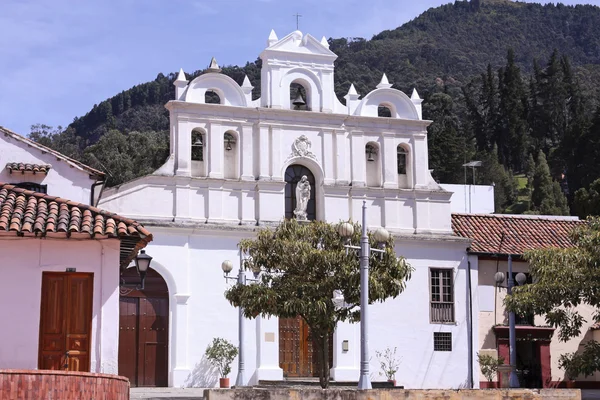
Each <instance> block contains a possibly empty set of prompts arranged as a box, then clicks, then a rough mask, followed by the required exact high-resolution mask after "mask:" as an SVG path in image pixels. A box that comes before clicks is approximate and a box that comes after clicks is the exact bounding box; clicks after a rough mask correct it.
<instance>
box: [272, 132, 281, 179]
mask: <svg viewBox="0 0 600 400" xmlns="http://www.w3.org/2000/svg"><path fill="white" fill-rule="evenodd" d="M281 135H282V132H281V128H280V127H272V128H271V134H270V137H271V146H270V154H271V178H272V179H273V180H277V181H282V180H283V177H282V176H281V168H282V165H281V152H282V148H281Z"/></svg>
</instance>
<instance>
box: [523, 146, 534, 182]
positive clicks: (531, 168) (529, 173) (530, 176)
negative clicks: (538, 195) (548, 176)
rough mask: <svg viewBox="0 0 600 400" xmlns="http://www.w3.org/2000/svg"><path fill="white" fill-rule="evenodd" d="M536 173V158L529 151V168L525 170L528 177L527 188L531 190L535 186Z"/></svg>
mask: <svg viewBox="0 0 600 400" xmlns="http://www.w3.org/2000/svg"><path fill="white" fill-rule="evenodd" d="M534 175H535V160H534V158H533V154H531V153H529V157H528V158H527V169H526V170H525V176H526V177H527V188H529V189H530V190H531V189H532V188H533V176H534Z"/></svg>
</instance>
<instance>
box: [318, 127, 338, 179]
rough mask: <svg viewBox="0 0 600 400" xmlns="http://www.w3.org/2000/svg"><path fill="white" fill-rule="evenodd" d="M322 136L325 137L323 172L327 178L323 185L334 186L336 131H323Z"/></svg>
mask: <svg viewBox="0 0 600 400" xmlns="http://www.w3.org/2000/svg"><path fill="white" fill-rule="evenodd" d="M321 135H322V136H323V144H322V146H321V147H322V149H321V151H322V157H321V159H322V160H323V172H324V174H325V177H324V179H323V183H324V184H325V185H333V184H334V183H335V174H334V169H335V162H336V157H335V147H334V146H333V136H334V135H335V131H330V130H323V131H321Z"/></svg>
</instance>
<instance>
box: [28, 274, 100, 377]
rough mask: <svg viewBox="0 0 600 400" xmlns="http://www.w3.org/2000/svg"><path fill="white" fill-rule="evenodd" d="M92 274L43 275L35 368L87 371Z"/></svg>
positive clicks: (88, 366) (90, 325)
mask: <svg viewBox="0 0 600 400" xmlns="http://www.w3.org/2000/svg"><path fill="white" fill-rule="evenodd" d="M93 285H94V274H92V273H78V272H44V273H43V274H42V301H41V309H40V342H39V347H38V349H39V350H38V368H39V369H53V370H68V371H80V372H89V371H90V345H91V331H92V300H93V299H92V297H93V293H94V286H93Z"/></svg>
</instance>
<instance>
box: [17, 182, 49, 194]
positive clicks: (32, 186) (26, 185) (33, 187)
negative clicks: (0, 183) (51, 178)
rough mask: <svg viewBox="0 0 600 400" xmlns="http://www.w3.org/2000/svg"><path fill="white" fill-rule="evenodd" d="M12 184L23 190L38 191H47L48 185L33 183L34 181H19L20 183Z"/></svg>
mask: <svg viewBox="0 0 600 400" xmlns="http://www.w3.org/2000/svg"><path fill="white" fill-rule="evenodd" d="M13 185H15V186H16V187H18V188H22V189H25V190H32V191H34V192H38V193H44V194H46V193H48V185H42V184H39V183H35V182H20V183H13Z"/></svg>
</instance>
